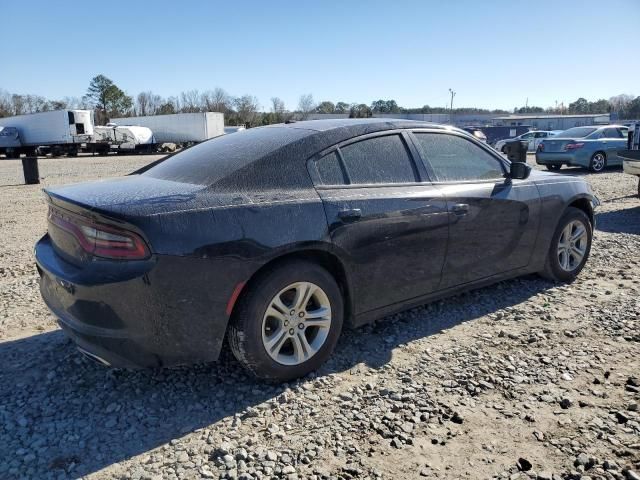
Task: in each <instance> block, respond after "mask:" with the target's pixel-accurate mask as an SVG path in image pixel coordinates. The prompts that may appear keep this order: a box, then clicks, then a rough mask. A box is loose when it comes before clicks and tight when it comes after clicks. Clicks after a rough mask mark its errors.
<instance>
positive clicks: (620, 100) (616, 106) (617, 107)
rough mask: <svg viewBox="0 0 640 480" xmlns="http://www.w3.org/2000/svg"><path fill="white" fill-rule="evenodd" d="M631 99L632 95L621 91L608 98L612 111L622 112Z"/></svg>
mask: <svg viewBox="0 0 640 480" xmlns="http://www.w3.org/2000/svg"><path fill="white" fill-rule="evenodd" d="M632 101H633V95H629V94H627V93H621V94H620V95H616V96H614V97H611V98H610V99H609V105H611V111H612V112H618V113H619V112H624V111H625V110H626V109H627V107H628V106H629V104H630V103H631V102H632Z"/></svg>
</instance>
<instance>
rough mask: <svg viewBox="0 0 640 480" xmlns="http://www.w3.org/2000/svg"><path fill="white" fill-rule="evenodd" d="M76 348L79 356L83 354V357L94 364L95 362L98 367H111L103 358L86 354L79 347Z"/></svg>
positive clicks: (93, 354)
mask: <svg viewBox="0 0 640 480" xmlns="http://www.w3.org/2000/svg"><path fill="white" fill-rule="evenodd" d="M77 348H78V351H79V352H80V353H81V354H83V355H84V356H85V357H87V358H88V359H90V360H93V361H94V362H97V363H99V364H100V365H103V366H105V367H110V366H111V364H110V363H109V362H107V361H106V360H105V359H104V358H102V357H99V356H98V355H96V354H95V353H91V352H88V351H86V350H85V349H84V348H81V347H77Z"/></svg>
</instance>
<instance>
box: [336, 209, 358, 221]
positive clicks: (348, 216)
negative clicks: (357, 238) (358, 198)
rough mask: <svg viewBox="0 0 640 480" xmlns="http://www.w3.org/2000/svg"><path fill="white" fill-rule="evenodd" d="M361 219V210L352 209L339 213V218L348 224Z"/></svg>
mask: <svg viewBox="0 0 640 480" xmlns="http://www.w3.org/2000/svg"><path fill="white" fill-rule="evenodd" d="M360 217H362V210H360V209H359V208H350V209H347V210H341V211H340V212H338V218H340V220H343V221H346V222H348V221H354V220H358V219H359V218H360Z"/></svg>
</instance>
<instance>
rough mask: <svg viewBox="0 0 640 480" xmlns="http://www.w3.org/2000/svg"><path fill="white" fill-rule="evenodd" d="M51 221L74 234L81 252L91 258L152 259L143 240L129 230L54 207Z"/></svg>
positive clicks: (50, 209)
mask: <svg viewBox="0 0 640 480" xmlns="http://www.w3.org/2000/svg"><path fill="white" fill-rule="evenodd" d="M48 220H49V222H50V223H51V224H52V225H55V226H56V227H58V228H61V229H62V230H64V231H66V232H68V233H70V234H71V235H73V237H74V238H75V239H76V241H77V242H78V244H79V245H80V246H81V247H82V249H83V250H84V251H85V252H87V253H89V254H91V255H95V256H97V257H103V258H113V259H121V260H142V259H144V258H147V257H148V256H149V249H148V248H147V245H146V243H145V242H144V240H143V239H142V238H141V237H140V236H139V235H138V234H136V233H133V232H131V231H129V230H126V229H123V228H118V227H114V226H112V225H104V224H101V223H96V222H93V221H92V220H91V219H88V218H84V217H81V216H77V215H71V214H67V213H65V212H62V211H61V210H59V209H57V208H54V207H49V215H48Z"/></svg>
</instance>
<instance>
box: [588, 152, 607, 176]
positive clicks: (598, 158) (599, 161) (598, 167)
mask: <svg viewBox="0 0 640 480" xmlns="http://www.w3.org/2000/svg"><path fill="white" fill-rule="evenodd" d="M604 163H605V158H604V155H603V154H602V153H596V154H595V155H594V156H593V158H592V159H591V168H592V169H593V171H594V172H600V171H602V169H603V168H604Z"/></svg>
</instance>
